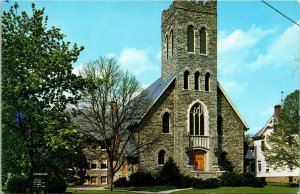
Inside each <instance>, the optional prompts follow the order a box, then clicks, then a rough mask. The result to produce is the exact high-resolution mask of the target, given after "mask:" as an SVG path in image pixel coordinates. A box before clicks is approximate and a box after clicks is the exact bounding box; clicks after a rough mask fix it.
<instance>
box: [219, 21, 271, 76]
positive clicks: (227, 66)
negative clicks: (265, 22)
mask: <svg viewBox="0 0 300 194" xmlns="http://www.w3.org/2000/svg"><path fill="white" fill-rule="evenodd" d="M273 32H274V29H261V28H259V27H256V26H255V25H252V26H251V27H250V28H249V29H248V30H247V31H243V30H241V29H237V30H235V31H234V32H232V33H230V34H228V33H226V32H224V31H222V32H219V34H218V36H219V38H218V68H219V73H220V77H222V76H223V75H229V74H233V73H238V72H240V71H242V70H243V68H244V67H245V64H247V63H246V61H247V60H249V59H248V58H249V56H251V54H253V52H254V51H255V52H258V49H257V48H255V46H256V45H257V44H258V43H260V41H261V40H263V38H264V37H266V35H269V34H271V33H273ZM260 49H261V48H260Z"/></svg>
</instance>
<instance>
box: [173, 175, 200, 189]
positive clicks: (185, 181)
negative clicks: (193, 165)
mask: <svg viewBox="0 0 300 194" xmlns="http://www.w3.org/2000/svg"><path fill="white" fill-rule="evenodd" d="M194 180H195V179H194V178H191V177H189V176H180V177H179V178H178V179H177V181H176V184H175V186H176V187H178V188H190V187H192V183H193V181H194Z"/></svg>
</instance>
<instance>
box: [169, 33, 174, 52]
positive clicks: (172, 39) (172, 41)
mask: <svg viewBox="0 0 300 194" xmlns="http://www.w3.org/2000/svg"><path fill="white" fill-rule="evenodd" d="M170 37H171V56H173V54H174V37H173V30H171V33H170Z"/></svg>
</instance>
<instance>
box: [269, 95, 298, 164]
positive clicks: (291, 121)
mask: <svg viewBox="0 0 300 194" xmlns="http://www.w3.org/2000/svg"><path fill="white" fill-rule="evenodd" d="M299 121H300V120H299V90H295V91H294V92H293V93H291V94H289V95H288V96H287V97H286V98H285V100H284V103H283V108H282V110H281V113H280V116H279V118H278V120H277V121H276V122H275V125H274V131H273V132H272V133H271V134H270V135H269V136H268V137H267V144H268V146H266V147H265V157H266V160H267V162H268V163H269V164H270V165H274V166H275V167H284V166H288V167H290V168H292V167H298V166H299V165H300V161H299V149H300V137H299V129H300V128H299Z"/></svg>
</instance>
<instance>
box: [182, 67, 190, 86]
mask: <svg viewBox="0 0 300 194" xmlns="http://www.w3.org/2000/svg"><path fill="white" fill-rule="evenodd" d="M189 74H190V73H189V71H185V72H184V75H183V77H184V78H183V88H184V89H189Z"/></svg>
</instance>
